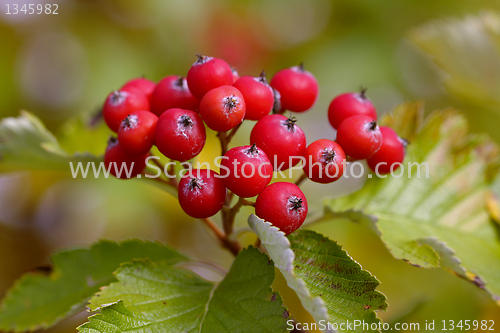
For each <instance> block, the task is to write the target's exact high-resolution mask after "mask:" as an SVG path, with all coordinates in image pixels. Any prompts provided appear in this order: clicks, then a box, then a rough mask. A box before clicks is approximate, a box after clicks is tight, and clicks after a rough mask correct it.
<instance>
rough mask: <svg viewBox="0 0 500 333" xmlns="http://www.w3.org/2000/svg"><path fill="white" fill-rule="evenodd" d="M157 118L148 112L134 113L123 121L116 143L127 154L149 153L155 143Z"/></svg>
mask: <svg viewBox="0 0 500 333" xmlns="http://www.w3.org/2000/svg"><path fill="white" fill-rule="evenodd" d="M157 121H158V117H157V116H156V115H155V114H153V113H151V112H149V111H136V112H132V113H131V114H129V115H128V116H127V117H126V118H125V119H123V121H122V123H121V125H120V128H119V129H118V141H119V142H120V145H121V147H122V148H123V150H125V151H127V152H128V153H129V154H134V155H140V154H146V153H147V152H149V150H150V149H151V147H153V145H154V143H155V133H156V122H157Z"/></svg>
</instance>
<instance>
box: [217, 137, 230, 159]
mask: <svg viewBox="0 0 500 333" xmlns="http://www.w3.org/2000/svg"><path fill="white" fill-rule="evenodd" d="M217 137H218V138H219V141H220V149H221V156H224V155H225V154H226V153H227V151H228V150H229V141H228V139H227V132H218V133H217Z"/></svg>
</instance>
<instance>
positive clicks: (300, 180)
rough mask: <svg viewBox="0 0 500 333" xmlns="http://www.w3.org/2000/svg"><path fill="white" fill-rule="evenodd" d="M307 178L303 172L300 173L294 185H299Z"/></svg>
mask: <svg viewBox="0 0 500 333" xmlns="http://www.w3.org/2000/svg"><path fill="white" fill-rule="evenodd" d="M306 179H307V175H306V174H305V173H302V175H301V176H300V177H299V179H297V180H296V181H295V185H297V186H300V184H302V182H303V181H304V180H306Z"/></svg>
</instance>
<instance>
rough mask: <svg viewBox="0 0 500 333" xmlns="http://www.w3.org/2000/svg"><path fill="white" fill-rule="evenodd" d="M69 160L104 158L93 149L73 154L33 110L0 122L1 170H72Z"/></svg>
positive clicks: (74, 162) (89, 160) (85, 160)
mask: <svg viewBox="0 0 500 333" xmlns="http://www.w3.org/2000/svg"><path fill="white" fill-rule="evenodd" d="M69 162H73V164H74V165H75V167H76V164H77V163H78V162H82V163H86V162H95V163H99V162H101V158H100V157H96V156H94V155H91V154H89V153H75V154H74V155H69V154H68V153H66V152H65V151H64V150H62V149H61V147H60V145H59V143H58V142H57V139H56V138H55V137H54V136H53V135H52V133H50V132H49V131H48V130H47V129H46V128H45V126H44V125H43V123H42V122H41V121H40V119H38V118H37V117H35V116H34V115H33V114H31V113H29V112H26V111H22V112H21V115H20V116H19V117H17V118H5V119H3V120H2V121H1V122H0V172H10V171H20V170H59V171H65V172H70V171H71V169H70V165H69Z"/></svg>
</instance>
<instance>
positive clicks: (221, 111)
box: [200, 86, 246, 132]
mask: <svg viewBox="0 0 500 333" xmlns="http://www.w3.org/2000/svg"><path fill="white" fill-rule="evenodd" d="M245 112H246V104H245V99H244V98H243V95H242V93H241V92H240V91H239V90H238V89H236V88H235V87H233V86H221V87H218V88H215V89H212V90H210V91H209V92H208V93H206V94H205V96H203V98H202V99H201V102H200V115H201V117H202V118H203V121H205V124H207V126H208V127H210V128H211V129H212V130H214V131H220V132H222V131H228V130H230V129H232V128H233V127H235V126H236V125H238V124H239V123H241V122H242V121H243V118H244V117H245Z"/></svg>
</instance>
